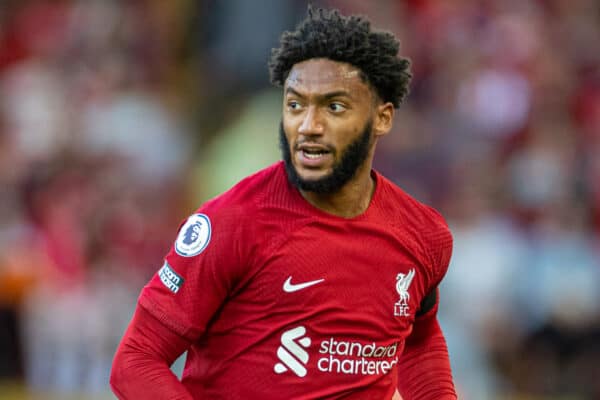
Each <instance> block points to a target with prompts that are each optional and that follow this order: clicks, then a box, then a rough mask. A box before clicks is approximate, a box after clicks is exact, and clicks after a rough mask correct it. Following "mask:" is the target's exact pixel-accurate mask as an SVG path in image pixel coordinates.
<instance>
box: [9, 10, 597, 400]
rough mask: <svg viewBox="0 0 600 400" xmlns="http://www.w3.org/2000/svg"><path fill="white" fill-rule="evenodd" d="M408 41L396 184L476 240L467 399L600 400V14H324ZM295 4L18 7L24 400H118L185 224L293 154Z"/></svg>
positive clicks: (458, 343) (459, 291)
mask: <svg viewBox="0 0 600 400" xmlns="http://www.w3.org/2000/svg"><path fill="white" fill-rule="evenodd" d="M315 3H316V4H323V5H330V6H335V7H338V8H340V9H341V10H343V11H344V12H347V13H364V14H367V15H369V16H370V17H371V18H372V20H373V21H374V23H375V25H377V26H379V27H381V28H384V29H387V30H390V31H393V32H394V33H395V34H397V35H398V37H399V38H400V39H401V43H402V48H401V52H402V53H403V54H404V55H406V56H408V57H410V58H411V59H412V61H413V71H414V80H413V84H412V92H411V95H410V97H409V99H408V102H407V103H406V105H404V106H403V107H401V109H400V110H399V112H398V115H397V119H396V123H395V129H394V132H393V133H392V134H391V135H389V136H388V137H387V138H386V139H385V142H384V143H381V144H380V146H379V149H378V155H377V160H376V167H377V168H378V169H379V170H380V171H382V172H383V173H384V174H386V175H387V176H389V177H391V178H392V179H393V180H394V181H395V182H396V183H397V184H399V185H400V186H401V187H403V188H405V189H406V190H407V191H408V192H409V193H411V194H413V195H414V196H416V197H417V198H419V199H421V200H422V201H425V202H427V203H429V204H431V205H433V206H435V207H436V208H438V209H439V210H440V211H442V213H443V214H444V215H445V216H446V218H447V219H448V221H449V223H450V226H451V228H452V230H453V233H454V236H455V252H454V256H453V260H452V264H451V268H450V271H449V273H448V275H447V279H446V280H445V282H444V283H443V286H442V289H441V291H442V307H441V321H442V325H443V327H444V329H445V332H446V335H447V339H448V344H449V348H450V354H451V361H452V365H453V368H454V374H455V378H456V382H457V385H458V388H459V390H460V393H461V398H462V399H465V400H482V399H483V400H485V399H600V241H599V239H600V236H599V235H600V2H599V1H598V0H452V1H447V0H406V1H400V0H396V1H392V0H378V1H368V2H367V1H358V0H356V1H342V0H340V1H334V0H332V1H323V2H317V1H316V2H315ZM305 10H306V2H305V1H293V0H288V1H282V0H252V1H247V0H219V1H217V0H212V1H211V0H206V1H192V0H169V1H164V0H131V1H125V0H123V1H112V0H53V1H50V0H1V1H0V398H2V399H53V398H56V399H111V398H113V397H112V396H111V394H110V392H109V391H108V385H107V380H108V374H109V369H110V364H111V359H112V356H113V353H114V350H115V348H116V345H117V343H118V341H119V339H120V336H121V334H122V333H123V330H124V327H125V326H126V324H127V322H128V320H129V318H130V316H131V313H132V310H133V307H134V304H135V301H136V297H137V295H138V293H139V290H140V288H141V287H142V286H143V284H144V283H145V282H146V281H147V280H148V279H149V278H150V277H151V276H152V274H153V273H154V272H155V271H156V270H157V268H158V267H160V265H161V259H162V257H163V255H164V254H165V253H166V251H167V249H168V247H169V246H170V245H171V242H172V240H173V239H174V237H175V234H176V229H177V226H178V224H179V222H180V221H181V220H182V219H183V218H184V217H185V216H186V215H187V214H189V213H190V212H191V211H192V210H193V209H195V208H196V207H197V206H198V205H199V204H200V203H201V202H202V201H203V200H205V199H207V198H209V197H211V196H213V195H215V194H217V193H219V192H221V191H223V190H225V189H227V188H228V187H229V186H230V185H232V184H233V183H234V182H236V181H237V180H238V179H239V178H241V177H243V176H244V175H246V174H248V173H250V172H253V171H255V170H258V169H259V168H261V167H262V166H266V165H268V164H269V163H271V162H273V161H275V160H277V159H278V157H279V154H278V149H277V140H276V133H277V127H278V121H279V118H280V101H281V100H280V92H279V91H278V90H277V89H273V88H270V87H269V85H268V73H267V68H266V60H267V58H268V55H269V50H270V48H271V47H273V46H275V45H276V41H277V37H278V35H279V34H280V32H281V31H282V30H284V29H286V28H291V27H292V26H294V24H295V22H296V21H298V20H299V19H300V18H301V17H302V16H303V15H304V13H305Z"/></svg>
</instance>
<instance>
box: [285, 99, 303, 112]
mask: <svg viewBox="0 0 600 400" xmlns="http://www.w3.org/2000/svg"><path fill="white" fill-rule="evenodd" d="M287 106H288V108H289V109H290V110H299V109H300V108H301V106H300V103H298V102H297V101H295V100H291V101H288V104H287Z"/></svg>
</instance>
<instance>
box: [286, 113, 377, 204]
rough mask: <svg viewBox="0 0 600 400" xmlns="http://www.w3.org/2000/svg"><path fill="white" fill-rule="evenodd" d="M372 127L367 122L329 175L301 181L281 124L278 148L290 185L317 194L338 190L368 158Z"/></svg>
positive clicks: (344, 150) (371, 124) (369, 122)
mask: <svg viewBox="0 0 600 400" xmlns="http://www.w3.org/2000/svg"><path fill="white" fill-rule="evenodd" d="M372 126H373V123H372V121H370V120H369V121H368V122H367V123H366V124H365V127H364V128H363V131H362V133H361V135H360V136H359V137H357V138H356V139H355V140H354V141H353V142H352V143H350V144H349V145H348V146H346V148H345V149H343V153H342V156H341V158H340V159H339V161H337V162H336V163H335V164H334V165H333V167H332V171H331V173H329V174H328V175H326V176H324V177H322V178H319V179H303V178H302V177H301V176H300V175H299V174H298V171H297V170H296V167H294V165H293V163H292V152H291V150H290V143H289V141H288V140H287V137H286V135H285V130H284V128H283V122H281V123H280V125H279V147H280V149H281V154H282V157H283V162H284V165H285V171H286V173H287V177H288V180H289V181H290V183H291V184H292V185H294V186H295V187H297V188H298V189H300V190H303V191H306V192H314V193H319V194H331V193H335V192H337V191H338V190H340V189H341V188H342V187H343V186H344V185H345V184H346V183H348V182H349V181H350V180H351V179H352V178H353V177H354V176H355V175H356V172H357V171H358V169H359V168H360V167H361V166H362V165H363V164H364V163H365V161H366V159H367V157H368V156H369V150H370V148H371V146H370V144H371V130H372Z"/></svg>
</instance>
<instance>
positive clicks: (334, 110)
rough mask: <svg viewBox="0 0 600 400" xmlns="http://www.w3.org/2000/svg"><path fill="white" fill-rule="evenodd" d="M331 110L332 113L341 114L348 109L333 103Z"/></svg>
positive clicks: (330, 106)
mask: <svg viewBox="0 0 600 400" xmlns="http://www.w3.org/2000/svg"><path fill="white" fill-rule="evenodd" d="M329 109H330V110H331V111H333V112H334V113H339V112H342V111H344V110H345V109H346V107H344V105H343V104H340V103H331V104H329Z"/></svg>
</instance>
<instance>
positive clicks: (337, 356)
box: [317, 338, 398, 375]
mask: <svg viewBox="0 0 600 400" xmlns="http://www.w3.org/2000/svg"><path fill="white" fill-rule="evenodd" d="M397 350H398V345H397V343H394V344H392V345H389V346H378V345H377V344H376V343H374V342H373V343H370V344H363V343H360V342H349V341H337V340H335V339H334V338H330V339H329V340H325V341H323V342H321V347H320V348H319V353H320V354H323V355H326V356H323V357H321V358H320V359H319V360H318V361H317V368H318V369H319V371H321V372H332V373H338V374H340V373H341V374H361V375H380V374H386V373H388V372H389V371H390V370H391V369H392V368H393V367H394V365H395V364H396V363H397V362H398V360H397V358H396V352H397Z"/></svg>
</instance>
